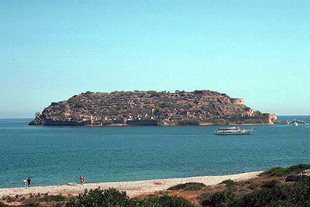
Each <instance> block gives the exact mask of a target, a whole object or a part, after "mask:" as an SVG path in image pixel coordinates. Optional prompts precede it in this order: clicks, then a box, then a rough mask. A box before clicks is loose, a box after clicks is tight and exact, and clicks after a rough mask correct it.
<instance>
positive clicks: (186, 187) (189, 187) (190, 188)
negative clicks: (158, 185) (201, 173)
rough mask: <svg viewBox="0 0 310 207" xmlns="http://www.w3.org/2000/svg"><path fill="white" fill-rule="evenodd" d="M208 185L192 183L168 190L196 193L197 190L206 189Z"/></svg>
mask: <svg viewBox="0 0 310 207" xmlns="http://www.w3.org/2000/svg"><path fill="white" fill-rule="evenodd" d="M205 186H206V185H205V184H203V183H195V182H190V183H184V184H178V185H175V186H172V187H170V188H168V190H181V189H183V190H188V191H196V190H201V189H202V188H204V187H205Z"/></svg>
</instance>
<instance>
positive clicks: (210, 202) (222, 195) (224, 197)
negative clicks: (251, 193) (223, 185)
mask: <svg viewBox="0 0 310 207" xmlns="http://www.w3.org/2000/svg"><path fill="white" fill-rule="evenodd" d="M237 198H238V197H237V196H236V195H235V194H234V193H232V192H230V191H223V192H216V193H214V194H212V195H210V196H209V197H208V198H207V199H205V200H203V201H202V202H201V205H202V206H206V207H207V206H208V207H229V206H231V205H233V203H235V202H236V200H237Z"/></svg>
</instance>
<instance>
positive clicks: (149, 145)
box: [0, 116, 310, 188]
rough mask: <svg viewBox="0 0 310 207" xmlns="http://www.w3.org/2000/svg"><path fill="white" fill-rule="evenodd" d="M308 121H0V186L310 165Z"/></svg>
mask: <svg viewBox="0 0 310 207" xmlns="http://www.w3.org/2000/svg"><path fill="white" fill-rule="evenodd" d="M279 118H280V119H282V120H283V119H288V120H292V119H295V118H296V119H303V120H305V121H306V122H307V123H308V124H307V125H299V126H298V127H295V126H292V125H255V126H243V128H248V129H251V128H254V132H253V134H252V135H248V136H217V135H214V134H213V131H214V130H215V129H216V128H217V126H180V127H179V126H171V127H154V126H153V127H146V126H143V127H142V126H141V127H47V126H28V123H29V121H31V119H0V187H1V188H4V187H20V186H22V185H23V180H24V179H26V178H28V177H31V178H32V184H33V185H54V184H65V183H71V182H76V183H78V182H79V176H85V178H86V182H108V181H132V180H145V179H159V178H178V177H191V176H206V175H224V174H235V173H242V172H250V171H260V170H266V169H269V168H271V167H275V166H281V167H287V166H290V165H295V164H299V163H304V164H310V124H309V123H310V116H290V117H279Z"/></svg>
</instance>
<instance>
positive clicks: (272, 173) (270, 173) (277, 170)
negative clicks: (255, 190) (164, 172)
mask: <svg viewBox="0 0 310 207" xmlns="http://www.w3.org/2000/svg"><path fill="white" fill-rule="evenodd" d="M306 169H310V165H305V164H299V165H294V166H291V167H288V168H282V167H274V168H271V169H269V170H266V171H264V172H262V173H261V174H260V175H259V176H262V177H283V176H287V175H290V174H298V173H301V172H302V171H304V170H306Z"/></svg>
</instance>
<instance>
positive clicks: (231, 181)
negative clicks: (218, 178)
mask: <svg viewBox="0 0 310 207" xmlns="http://www.w3.org/2000/svg"><path fill="white" fill-rule="evenodd" d="M221 184H225V185H226V186H227V187H230V186H235V185H237V183H236V182H235V181H233V180H231V179H229V180H224V181H223V182H221Z"/></svg>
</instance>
